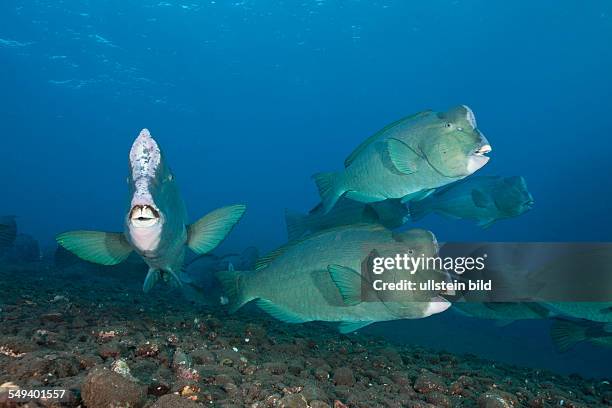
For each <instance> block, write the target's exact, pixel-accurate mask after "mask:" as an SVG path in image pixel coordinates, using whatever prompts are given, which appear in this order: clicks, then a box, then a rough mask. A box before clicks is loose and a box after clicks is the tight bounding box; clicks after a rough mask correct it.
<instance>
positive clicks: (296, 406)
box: [279, 394, 308, 408]
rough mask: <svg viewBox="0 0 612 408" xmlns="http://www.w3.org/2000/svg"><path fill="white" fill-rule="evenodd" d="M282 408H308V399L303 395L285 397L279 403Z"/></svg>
mask: <svg viewBox="0 0 612 408" xmlns="http://www.w3.org/2000/svg"><path fill="white" fill-rule="evenodd" d="M279 407H280V408H308V403H307V402H306V398H304V396H303V395H302V394H289V395H285V396H284V397H283V398H281V400H280V401H279Z"/></svg>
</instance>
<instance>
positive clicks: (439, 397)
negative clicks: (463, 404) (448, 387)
mask: <svg viewBox="0 0 612 408" xmlns="http://www.w3.org/2000/svg"><path fill="white" fill-rule="evenodd" d="M426 399H427V402H429V403H430V404H433V405H435V406H436V407H440V408H450V407H451V406H452V405H453V404H452V401H451V399H450V398H449V397H448V396H447V395H445V394H442V393H441V392H438V391H434V392H430V393H429V394H427V397H426Z"/></svg>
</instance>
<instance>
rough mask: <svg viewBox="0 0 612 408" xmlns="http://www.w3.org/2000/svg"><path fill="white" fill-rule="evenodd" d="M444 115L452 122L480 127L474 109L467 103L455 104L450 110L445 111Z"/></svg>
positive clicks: (474, 127)
mask: <svg viewBox="0 0 612 408" xmlns="http://www.w3.org/2000/svg"><path fill="white" fill-rule="evenodd" d="M443 116H444V118H445V119H447V120H448V121H450V122H453V123H458V124H461V125H464V126H466V127H469V128H472V129H476V128H477V127H478V125H477V124H476V116H475V115H474V112H473V111H472V109H470V108H469V107H468V106H467V105H459V106H455V107H454V108H452V109H450V110H449V111H448V112H445V113H444V114H443Z"/></svg>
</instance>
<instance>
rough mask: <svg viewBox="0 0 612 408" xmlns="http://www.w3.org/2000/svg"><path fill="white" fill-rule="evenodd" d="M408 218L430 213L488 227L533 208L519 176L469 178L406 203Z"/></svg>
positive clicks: (417, 218) (525, 185) (523, 181)
mask: <svg viewBox="0 0 612 408" xmlns="http://www.w3.org/2000/svg"><path fill="white" fill-rule="evenodd" d="M409 206H410V207H409V208H410V217H411V218H412V220H413V221H417V220H419V219H421V218H423V217H424V216H426V215H427V214H429V213H432V212H433V213H438V214H441V215H444V216H447V217H449V218H459V219H469V220H475V221H477V222H478V225H479V226H481V227H483V228H487V227H489V226H491V224H493V223H494V222H496V221H498V220H501V219H504V218H511V217H517V216H519V215H521V214H524V213H525V212H527V211H529V210H530V209H531V208H532V207H533V197H532V196H531V194H530V193H529V190H527V183H526V182H525V179H524V178H523V177H520V176H513V177H497V176H480V177H469V178H466V179H463V180H461V181H457V182H455V183H453V184H449V185H447V186H444V187H441V188H439V189H437V190H436V191H435V192H434V193H432V194H430V195H429V196H427V197H425V198H423V199H422V200H414V201H411V202H410V203H409Z"/></svg>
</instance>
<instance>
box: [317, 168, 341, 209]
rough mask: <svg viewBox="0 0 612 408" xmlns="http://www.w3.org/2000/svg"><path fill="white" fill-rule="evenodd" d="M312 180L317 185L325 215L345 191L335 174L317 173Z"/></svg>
mask: <svg viewBox="0 0 612 408" xmlns="http://www.w3.org/2000/svg"><path fill="white" fill-rule="evenodd" d="M312 178H313V179H314V181H315V183H316V184H317V188H318V189H319V195H320V196H321V202H322V203H323V209H324V210H325V214H327V213H328V212H329V211H330V210H331V209H332V208H333V207H334V205H335V204H336V202H337V201H338V199H339V198H340V197H342V195H343V194H344V193H345V192H346V190H345V189H344V188H343V187H342V186H341V183H340V180H339V175H338V174H337V173H317V174H315V175H314V176H312Z"/></svg>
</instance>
